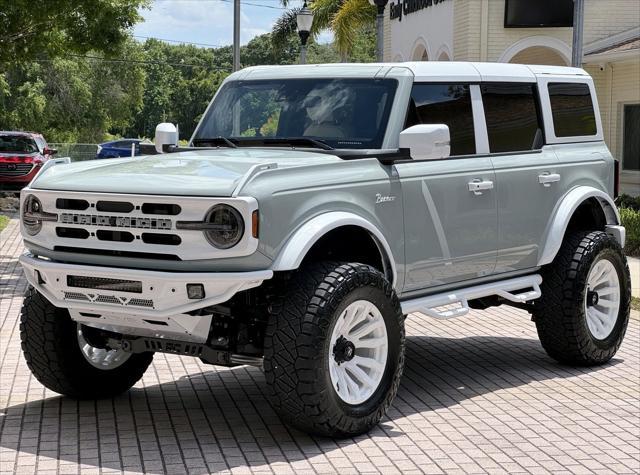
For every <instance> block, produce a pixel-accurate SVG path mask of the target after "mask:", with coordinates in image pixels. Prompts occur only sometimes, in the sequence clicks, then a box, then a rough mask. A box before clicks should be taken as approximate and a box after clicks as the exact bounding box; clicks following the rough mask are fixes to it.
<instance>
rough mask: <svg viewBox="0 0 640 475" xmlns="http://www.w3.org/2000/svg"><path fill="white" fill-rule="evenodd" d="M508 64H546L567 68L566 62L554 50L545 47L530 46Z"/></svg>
mask: <svg viewBox="0 0 640 475" xmlns="http://www.w3.org/2000/svg"><path fill="white" fill-rule="evenodd" d="M509 62H510V63H518V64H548V65H550V66H568V63H567V61H566V60H565V59H564V58H563V57H562V56H561V55H560V53H558V52H557V51H556V50H553V49H551V48H547V47H546V46H532V47H531V48H527V49H524V50H522V51H520V52H519V53H517V54H516V55H515V56H514V57H513V58H511V60H510V61H509Z"/></svg>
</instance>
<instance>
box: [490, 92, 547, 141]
mask: <svg viewBox="0 0 640 475" xmlns="http://www.w3.org/2000/svg"><path fill="white" fill-rule="evenodd" d="M480 89H481V91H482V102H483V104H484V115H485V118H486V120H487V133H488V135H489V150H491V152H493V153H497V152H522V151H525V150H538V149H540V148H542V145H543V144H544V139H543V134H542V127H541V125H540V124H541V122H540V115H539V112H538V107H537V105H536V95H535V94H536V90H535V86H534V84H517V83H496V84H483V85H482V86H481V88H480Z"/></svg>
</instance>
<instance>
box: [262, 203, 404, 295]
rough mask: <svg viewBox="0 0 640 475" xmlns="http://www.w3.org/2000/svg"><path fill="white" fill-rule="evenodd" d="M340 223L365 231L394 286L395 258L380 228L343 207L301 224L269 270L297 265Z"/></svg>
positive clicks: (281, 269) (278, 269) (285, 268)
mask: <svg viewBox="0 0 640 475" xmlns="http://www.w3.org/2000/svg"><path fill="white" fill-rule="evenodd" d="M342 226H358V227H360V228H363V229H365V230H366V231H368V232H369V234H370V235H371V236H372V237H373V239H374V241H375V243H376V245H377V246H378V250H379V251H380V253H381V256H382V262H383V265H384V266H385V274H387V276H388V277H391V285H393V286H395V285H396V282H397V271H396V262H395V259H394V258H393V254H392V252H391V247H390V246H389V243H388V242H387V240H386V238H385V237H384V235H383V234H382V232H380V230H379V229H378V228H377V227H376V226H374V225H373V224H371V223H370V222H369V221H367V220H366V219H364V218H363V217H361V216H358V215H357V214H353V213H347V212H344V211H334V212H330V213H325V214H321V215H319V216H316V217H315V218H312V219H311V220H309V221H307V222H306V223H305V224H304V225H302V227H301V228H300V229H298V230H297V231H296V232H295V233H294V234H293V236H292V237H291V238H290V239H289V240H288V241H287V243H286V244H285V245H284V247H283V248H282V249H281V250H280V253H279V254H278V257H276V260H275V261H274V262H273V265H272V266H271V270H273V271H283V270H293V269H297V268H298V267H300V264H301V263H302V260H303V259H304V258H305V256H306V255H307V253H308V252H309V250H310V249H311V248H312V247H313V245H314V244H315V243H316V242H317V241H318V240H319V239H320V238H321V237H322V236H324V235H325V234H327V233H328V232H329V231H331V230H333V229H336V228H339V227H342Z"/></svg>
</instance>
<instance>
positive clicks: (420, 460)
mask: <svg viewBox="0 0 640 475" xmlns="http://www.w3.org/2000/svg"><path fill="white" fill-rule="evenodd" d="M1 239H2V251H1V254H2V266H3V270H2V276H1V279H2V280H1V281H0V282H1V284H2V312H1V314H0V318H1V325H2V327H1V328H2V340H1V343H0V358H2V360H1V363H0V364H1V373H0V378H1V381H0V382H1V400H0V410H1V411H2V412H1V413H0V431H1V432H0V470H1V471H2V473H11V472H18V473H33V472H36V471H37V472H39V473H49V472H50V473H78V472H82V473H85V472H87V473H89V472H95V473H98V472H101V473H107V472H114V471H118V472H119V471H122V470H124V471H131V472H146V473H152V474H159V473H171V474H173V473H180V472H189V473H197V474H203V473H208V472H217V471H224V470H230V471H231V472H233V473H249V472H275V473H277V474H278V475H280V474H282V473H288V472H294V471H295V472H299V473H336V472H337V473H340V474H345V473H354V472H357V471H361V472H382V473H397V472H403V473H413V472H416V473H418V472H428V473H440V472H447V473H455V472H469V473H481V472H488V473H499V472H502V473H505V472H508V473H516V472H534V473H546V472H556V471H558V472H569V473H570V472H573V473H587V472H600V473H611V472H618V473H638V472H639V471H640V442H639V440H640V433H639V431H640V402H639V391H640V388H639V385H640V364H639V363H640V348H639V343H640V338H639V336H640V335H639V334H640V321H639V320H638V316H637V313H636V314H635V315H634V317H633V318H632V321H631V323H630V325H629V330H628V332H627V338H626V340H625V342H624V344H623V345H622V348H621V349H620V351H619V353H618V355H617V356H616V358H615V359H614V360H613V361H612V362H611V363H610V364H608V365H606V366H602V367H599V368H568V367H563V366H559V365H558V364H556V363H554V362H553V361H552V360H550V359H549V358H548V357H547V356H546V355H545V353H544V352H543V350H542V348H541V347H540V344H539V342H538V339H537V337H536V332H535V328H534V325H533V323H531V321H530V320H529V318H528V315H527V314H526V313H525V312H522V311H519V310H515V309H512V308H509V307H504V306H503V307H499V308H496V309H493V310H491V311H487V312H474V313H473V314H472V315H471V316H468V317H466V318H462V319H459V320H452V321H436V320H427V319H421V318H420V317H417V316H411V317H410V318H409V319H408V320H407V336H408V338H407V365H406V369H405V373H404V379H403V383H402V386H401V387H400V392H399V393H398V397H397V398H396V400H395V403H394V405H393V407H392V408H391V410H390V411H389V414H388V416H387V417H386V418H385V419H384V420H383V422H382V424H381V425H380V426H379V427H378V428H377V429H375V430H373V431H371V433H369V434H367V435H364V436H361V437H357V438H354V439H348V440H332V439H322V438H311V437H309V436H307V435H305V434H302V433H299V432H296V431H293V430H290V429H288V428H287V427H285V426H284V425H282V423H281V422H280V421H279V419H278V417H277V416H276V415H275V414H274V412H273V410H272V408H271V407H270V406H269V404H268V402H267V401H266V400H265V392H264V378H263V376H262V373H261V372H260V371H259V370H257V369H254V368H250V367H237V368H232V369H228V368H218V367H214V366H208V365H203V364H201V363H200V362H199V361H198V360H196V359H189V358H182V357H178V356H167V355H162V354H158V355H156V357H155V360H154V363H153V366H152V367H151V368H150V369H149V371H148V372H147V374H146V375H145V377H144V379H143V380H142V382H141V383H139V384H137V385H136V387H135V388H134V389H132V390H131V391H130V392H129V393H127V394H125V395H123V396H121V397H118V398H116V399H114V400H103V401H85V402H76V401H73V400H70V399H65V398H61V397H59V396H57V395H56V394H54V393H52V392H50V391H48V390H45V389H44V388H43V387H42V386H41V385H40V384H39V383H38V382H37V381H36V380H35V379H34V378H32V377H31V374H30V373H29V370H28V369H27V365H26V364H25V362H24V360H23V358H22V355H21V354H20V342H19V335H18V313H19V309H20V301H21V294H22V292H23V291H24V289H25V286H26V283H25V281H24V279H23V277H22V273H21V270H20V268H19V266H18V265H17V256H18V255H19V253H20V252H21V245H20V242H19V238H18V234H17V226H16V223H15V221H14V222H12V224H11V225H10V227H9V228H8V229H7V230H6V231H5V232H4V233H3V234H2V235H1Z"/></svg>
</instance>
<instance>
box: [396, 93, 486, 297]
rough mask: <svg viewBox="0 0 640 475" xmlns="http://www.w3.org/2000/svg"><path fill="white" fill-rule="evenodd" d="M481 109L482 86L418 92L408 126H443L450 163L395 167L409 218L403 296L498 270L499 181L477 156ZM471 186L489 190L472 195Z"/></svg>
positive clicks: (410, 163)
mask: <svg viewBox="0 0 640 475" xmlns="http://www.w3.org/2000/svg"><path fill="white" fill-rule="evenodd" d="M479 104H480V103H479V87H478V86H477V85H469V84H460V83H454V84H442V83H439V84H435V83H422V84H415V85H414V86H413V90H412V94H411V104H410V107H409V115H408V119H407V124H406V126H407V127H410V126H412V125H416V124H420V123H423V124H446V125H447V126H448V127H449V131H450V135H451V157H450V158H447V159H442V160H411V161H408V162H404V163H397V164H396V170H397V172H398V175H399V178H400V182H401V184H402V194H403V200H404V210H405V211H404V213H405V214H404V228H405V257H406V279H405V287H404V292H405V293H406V292H412V291H418V290H420V289H424V288H427V287H434V286H438V285H445V284H451V283H455V282H461V281H465V280H469V279H474V278H478V277H483V276H486V275H489V274H491V273H492V272H493V270H494V268H495V263H496V251H497V248H496V242H497V209H496V194H495V190H494V189H492V187H493V186H494V182H495V175H494V171H493V166H492V164H491V159H490V158H489V157H488V156H486V155H485V156H481V155H478V154H477V147H476V132H475V128H474V124H475V123H476V122H477V120H478V119H477V117H476V116H477V114H476V113H475V112H477V110H476V108H477V106H478V105H479ZM480 107H481V105H480ZM474 182H475V183H482V184H483V188H484V189H483V190H478V191H470V189H469V187H470V185H469V184H470V183H474Z"/></svg>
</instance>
